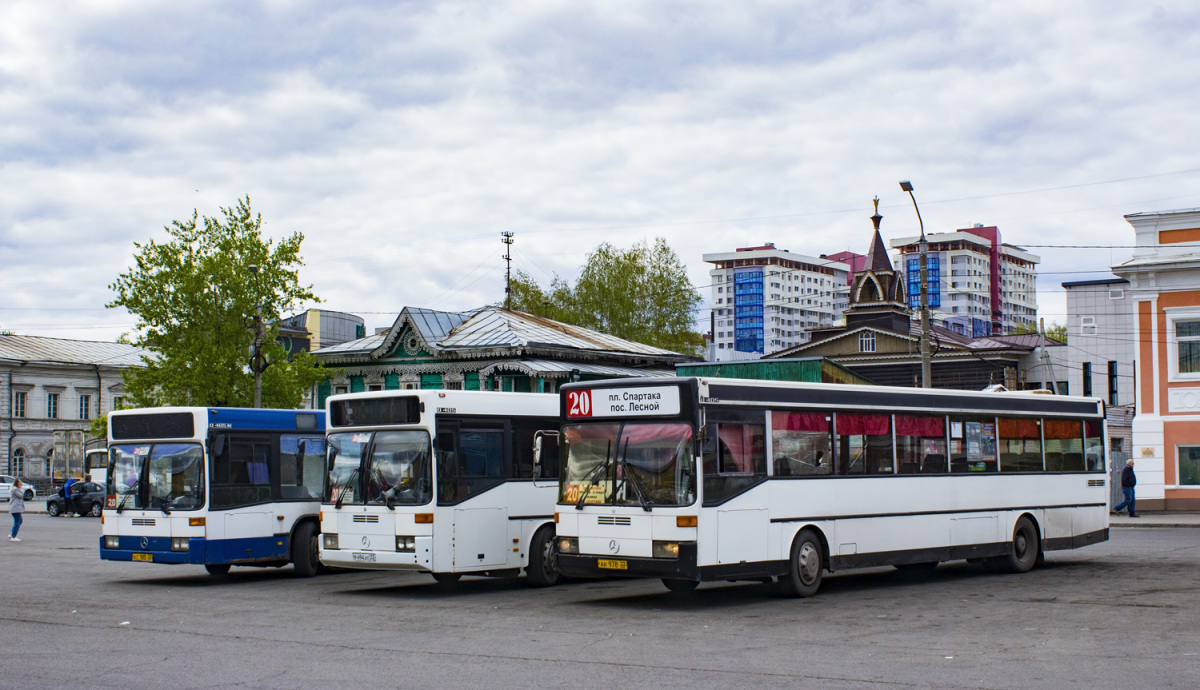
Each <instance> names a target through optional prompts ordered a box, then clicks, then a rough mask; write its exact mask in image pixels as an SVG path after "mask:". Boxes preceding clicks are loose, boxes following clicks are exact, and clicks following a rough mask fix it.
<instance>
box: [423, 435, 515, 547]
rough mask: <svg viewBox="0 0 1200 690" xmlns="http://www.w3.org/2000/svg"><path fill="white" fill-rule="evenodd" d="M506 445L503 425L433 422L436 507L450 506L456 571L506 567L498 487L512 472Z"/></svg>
mask: <svg viewBox="0 0 1200 690" xmlns="http://www.w3.org/2000/svg"><path fill="white" fill-rule="evenodd" d="M510 441H511V431H510V425H509V422H508V421H507V420H498V419H470V418H460V419H454V420H445V421H443V420H439V422H438V478H437V482H438V492H437V498H438V503H439V504H440V505H452V506H453V512H454V520H453V530H454V537H453V544H454V554H453V567H454V569H455V570H470V569H483V568H488V567H497V566H504V565H506V564H507V563H508V560H509V552H510V551H511V548H510V541H511V539H510V537H509V520H508V509H509V500H508V496H507V495H506V492H505V487H504V486H503V485H504V484H505V480H506V479H507V478H508V477H510V476H511V473H512V471H513V469H512V468H513V461H512V460H513V459H512V454H511V452H510V451H509V450H508V449H509V448H510ZM531 441H532V439H531ZM530 465H532V452H531V453H530ZM530 471H532V470H530ZM434 529H435V530H437V529H439V525H438V524H437V523H435V524H434ZM438 541H440V540H438Z"/></svg>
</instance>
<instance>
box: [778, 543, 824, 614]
mask: <svg viewBox="0 0 1200 690" xmlns="http://www.w3.org/2000/svg"><path fill="white" fill-rule="evenodd" d="M824 572H825V555H824V551H823V550H822V549H821V540H820V539H819V538H817V533H816V532H814V531H813V530H811V529H802V530H800V534H797V535H796V540H795V541H793V542H792V557H791V564H790V567H789V568H788V573H787V574H786V575H783V576H781V577H780V578H779V586H780V587H781V588H782V589H783V593H784V594H786V595H788V596H791V597H811V596H812V595H814V594H816V593H817V590H818V589H820V588H821V577H822V576H823V575H824Z"/></svg>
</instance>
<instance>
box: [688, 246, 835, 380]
mask: <svg viewBox="0 0 1200 690" xmlns="http://www.w3.org/2000/svg"><path fill="white" fill-rule="evenodd" d="M704 260H705V261H707V262H708V263H711V264H713V268H712V270H710V271H709V272H708V274H709V276H710V277H711V281H710V283H711V285H712V302H711V303H712V358H711V359H712V360H714V361H718V362H719V361H729V360H735V359H753V358H757V357H761V356H762V355H764V354H770V353H772V352H778V351H780V350H784V349H787V348H789V347H793V346H795V345H799V344H801V343H806V342H808V331H809V330H811V329H813V328H826V327H829V326H832V325H834V324H835V323H836V322H837V321H838V319H840V318H841V315H842V312H843V311H845V309H846V306H847V304H848V302H849V297H850V287H849V284H848V282H849V276H850V267H849V266H848V265H846V264H844V263H840V262H836V261H830V260H829V259H821V258H816V257H811V256H804V255H802V254H793V253H791V252H789V251H787V250H786V249H776V248H775V245H774V244H772V243H770V242H768V243H767V244H765V245H763V246H761V247H743V248H741V249H737V250H735V251H732V252H724V253H720V254H705V255H704Z"/></svg>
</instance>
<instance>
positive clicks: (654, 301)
mask: <svg viewBox="0 0 1200 690" xmlns="http://www.w3.org/2000/svg"><path fill="white" fill-rule="evenodd" d="M511 298H512V304H513V308H514V309H517V310H519V311H524V312H527V313H530V314H535V315H538V316H545V317H547V318H552V319H555V320H557V321H563V322H565V323H570V324H575V325H577V326H583V327H584V328H591V329H593V330H597V331H601V332H603V333H608V334H610V335H615V336H617V337H619V338H625V339H627V340H633V341H635V342H639V343H645V344H647V345H654V346H656V347H662V348H666V349H668V350H674V351H676V352H683V353H686V354H699V353H700V352H702V351H703V348H704V338H703V337H702V336H701V335H700V334H699V333H697V332H696V331H695V330H693V329H694V328H695V317H696V311H697V310H698V309H699V308H700V303H701V301H702V300H701V298H700V295H699V294H697V293H696V291H695V290H694V289H693V288H692V284H691V281H689V280H688V277H687V269H686V268H685V267H684V265H683V263H682V262H681V261H680V260H679V257H678V256H676V255H675V252H674V250H672V249H671V247H670V246H668V245H667V241H666V240H665V239H663V238H661V237H660V238H658V239H656V240H655V241H654V244H652V245H651V244H649V243H647V242H646V241H642V242H639V243H637V244H635V245H633V246H632V247H630V248H629V249H619V248H617V247H614V246H613V245H611V244H609V243H607V242H605V243H603V244H601V245H600V246H598V247H596V248H595V249H594V250H592V252H591V253H590V254H588V258H587V263H586V264H584V266H583V268H582V269H581V271H580V275H579V279H578V280H577V281H575V285H574V287H572V286H571V285H570V284H569V283H567V282H566V281H564V280H562V279H561V278H558V277H557V276H556V277H555V278H554V279H553V280H552V281H551V283H550V286H549V287H548V288H547V289H543V288H542V287H541V286H540V285H538V284H537V282H536V281H534V280H533V279H532V278H531V277H530V276H529V275H528V274H527V273H525V272H523V271H517V275H516V277H515V279H514V280H513V286H512V293H511Z"/></svg>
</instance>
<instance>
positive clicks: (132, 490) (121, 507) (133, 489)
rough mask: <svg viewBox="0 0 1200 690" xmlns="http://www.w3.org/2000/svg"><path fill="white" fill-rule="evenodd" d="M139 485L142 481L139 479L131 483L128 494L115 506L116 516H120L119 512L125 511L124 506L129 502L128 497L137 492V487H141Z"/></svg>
mask: <svg viewBox="0 0 1200 690" xmlns="http://www.w3.org/2000/svg"><path fill="white" fill-rule="evenodd" d="M141 484H142V480H140V479H139V480H137V481H135V482H134V483H133V486H131V487H129V493H127V494H125V497H124V498H122V499H121V502H120V503H118V504H117V515H120V514H121V511H122V510H125V504H126V503H128V502H129V497H130V496H132V495H133V494H134V493H135V492H136V491H137V490H138V487H139V486H141Z"/></svg>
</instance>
